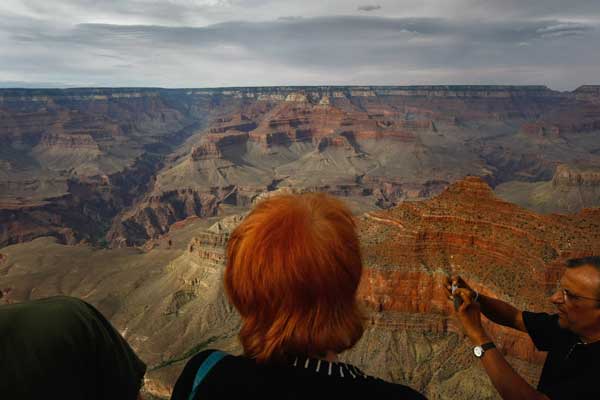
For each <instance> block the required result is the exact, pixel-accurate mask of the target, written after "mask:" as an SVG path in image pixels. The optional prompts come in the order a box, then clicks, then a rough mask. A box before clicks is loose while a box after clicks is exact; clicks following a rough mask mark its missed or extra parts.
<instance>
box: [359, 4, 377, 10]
mask: <svg viewBox="0 0 600 400" xmlns="http://www.w3.org/2000/svg"><path fill="white" fill-rule="evenodd" d="M379 9H381V6H380V5H378V4H370V5H364V6H358V8H357V10H358V11H367V12H368V11H375V10H379Z"/></svg>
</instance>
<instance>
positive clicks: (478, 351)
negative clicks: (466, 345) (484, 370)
mask: <svg viewBox="0 0 600 400" xmlns="http://www.w3.org/2000/svg"><path fill="white" fill-rule="evenodd" d="M495 347H496V345H495V344H494V343H493V342H487V343H484V344H482V345H481V346H475V347H473V354H475V357H477V358H481V357H483V355H484V354H485V352H486V351H488V350H489V349H493V348H495Z"/></svg>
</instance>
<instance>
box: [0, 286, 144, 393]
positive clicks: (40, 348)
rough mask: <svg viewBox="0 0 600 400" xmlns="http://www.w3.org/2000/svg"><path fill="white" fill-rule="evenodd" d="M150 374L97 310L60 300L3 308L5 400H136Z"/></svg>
mask: <svg viewBox="0 0 600 400" xmlns="http://www.w3.org/2000/svg"><path fill="white" fill-rule="evenodd" d="M145 372H146V365H145V364H144V363H143V362H142V361H141V360H140V359H139V358H138V357H137V356H136V354H135V353H134V351H133V350H132V349H131V347H130V346H129V345H128V344H127V342H126V341H125V339H123V337H122V336H121V335H120V334H119V333H118V332H117V331H116V330H115V329H114V328H113V326H112V325H111V324H110V322H108V321H107V320H106V318H104V316H103V315H102V314H101V313H100V312H98V310H96V309H95V308H94V307H93V306H91V305H90V304H88V303H86V302H84V301H83V300H79V299H76V298H73V297H65V296H57V297H50V298H46V299H41V300H34V301H29V302H24V303H17V304H8V305H2V306H0V398H2V399H7V400H8V399H19V400H26V399H42V398H52V399H53V398H60V399H64V400H70V399H73V400H75V399H77V400H80V399H91V400H95V399H115V400H117V399H123V400H134V399H136V398H138V396H139V390H140V387H141V385H142V382H143V377H144V374H145Z"/></svg>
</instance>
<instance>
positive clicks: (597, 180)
mask: <svg viewBox="0 0 600 400" xmlns="http://www.w3.org/2000/svg"><path fill="white" fill-rule="evenodd" d="M552 186H554V187H582V186H590V187H597V188H600V168H599V167H592V166H590V167H576V166H571V165H566V164H560V165H558V166H557V167H556V172H555V173H554V177H553V178H552Z"/></svg>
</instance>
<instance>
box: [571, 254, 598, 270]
mask: <svg viewBox="0 0 600 400" xmlns="http://www.w3.org/2000/svg"><path fill="white" fill-rule="evenodd" d="M583 265H592V266H594V267H596V268H598V270H600V256H589V257H580V258H571V259H570V260H567V268H575V267H581V266H583Z"/></svg>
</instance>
